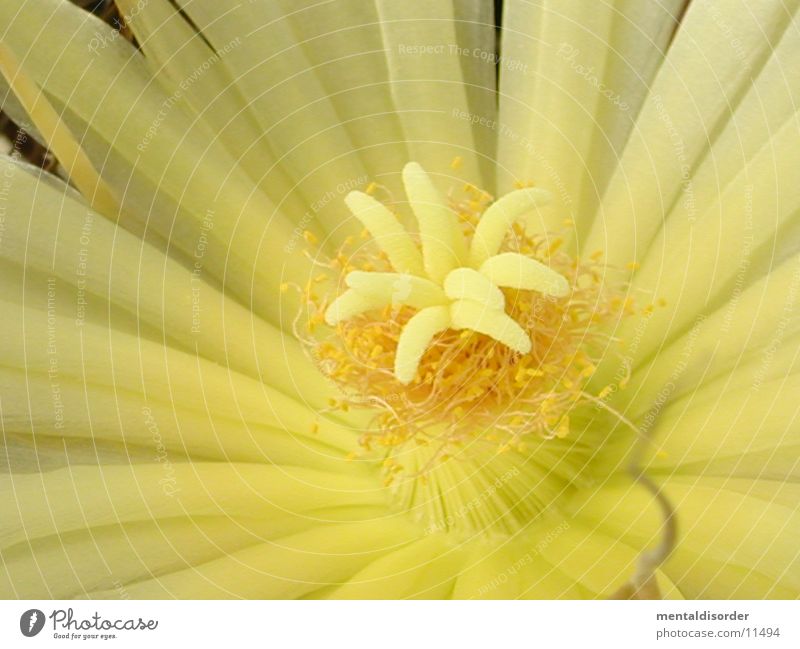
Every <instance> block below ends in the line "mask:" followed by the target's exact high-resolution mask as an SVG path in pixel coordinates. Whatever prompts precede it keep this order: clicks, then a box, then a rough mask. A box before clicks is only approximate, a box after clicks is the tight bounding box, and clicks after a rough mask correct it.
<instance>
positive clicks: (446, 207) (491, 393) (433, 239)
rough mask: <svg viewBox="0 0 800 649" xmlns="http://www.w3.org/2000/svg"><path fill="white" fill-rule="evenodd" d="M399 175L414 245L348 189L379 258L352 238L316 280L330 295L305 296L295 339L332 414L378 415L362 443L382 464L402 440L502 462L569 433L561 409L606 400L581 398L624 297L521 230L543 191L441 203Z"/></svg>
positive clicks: (593, 261)
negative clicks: (327, 382)
mask: <svg viewBox="0 0 800 649" xmlns="http://www.w3.org/2000/svg"><path fill="white" fill-rule="evenodd" d="M403 177H404V183H405V188H406V193H407V194H408V198H409V202H410V204H411V207H412V210H413V212H414V214H415V216H416V218H417V222H418V224H419V239H416V238H414V237H412V235H411V234H409V233H408V232H407V231H406V230H405V229H404V228H403V227H402V226H401V225H400V222H399V220H398V219H397V217H396V216H395V215H394V214H393V213H392V212H391V211H390V210H389V209H388V208H387V207H385V206H384V205H383V204H381V203H379V202H378V201H377V200H375V199H374V198H372V197H371V196H370V195H368V194H366V193H362V192H352V193H351V194H349V195H348V196H347V198H346V202H347V205H348V207H349V208H350V209H351V211H352V212H353V214H354V215H355V216H356V217H357V218H358V219H359V221H361V223H362V224H363V225H364V227H365V231H364V233H363V236H364V238H365V239H369V238H370V237H371V238H372V240H373V241H374V244H375V245H376V246H377V247H378V248H379V250H378V251H376V250H375V249H374V248H373V247H372V246H371V245H364V242H359V241H355V240H353V239H352V238H351V239H349V240H348V241H346V242H345V245H344V246H343V248H342V249H341V250H340V251H339V253H338V255H337V256H336V258H335V259H333V260H332V261H331V262H330V264H329V265H328V266H329V267H330V268H331V270H332V273H333V275H331V276H326V275H325V274H323V275H322V276H321V277H320V278H318V279H320V280H321V282H320V283H323V282H325V281H327V280H330V282H331V283H330V286H332V287H335V288H333V290H331V291H330V293H329V294H328V295H323V296H319V295H317V291H318V287H319V284H318V285H317V286H314V284H313V283H312V284H311V285H309V286H308V287H307V289H306V300H307V304H308V306H309V313H308V315H309V317H308V319H307V328H308V330H309V331H310V332H312V333H311V334H310V335H306V336H304V338H305V340H306V341H307V342H308V344H309V346H310V348H311V351H312V354H313V357H314V360H315V361H316V363H317V364H318V366H319V367H320V368H321V370H322V371H323V373H324V374H326V375H327V376H328V377H329V378H330V379H331V380H333V381H334V382H335V383H336V384H337V385H338V386H339V387H340V389H341V392H342V395H343V396H342V398H341V399H340V400H337V401H336V402H335V403H332V404H331V406H332V407H334V408H342V409H349V408H351V407H366V408H370V409H371V410H372V411H374V412H375V413H377V414H376V421H375V422H374V426H372V427H371V428H370V429H369V430H368V431H367V432H365V433H363V434H362V436H361V440H360V441H361V445H362V446H363V447H364V448H365V449H366V450H370V449H373V448H375V447H386V448H387V449H388V450H389V453H388V454H389V455H390V456H391V455H392V451H393V450H396V449H397V448H399V447H402V446H404V445H406V444H408V443H413V444H418V445H425V446H427V445H433V449H434V453H432V457H433V458H435V459H445V458H447V457H448V456H449V455H451V454H453V453H454V452H455V450H456V449H458V448H462V447H464V446H465V444H466V443H467V442H472V441H476V442H486V443H490V444H493V445H495V446H496V447H497V450H498V451H499V452H504V451H507V450H510V449H512V448H513V449H515V450H518V451H522V450H524V448H525V440H526V438H527V439H529V438H530V436H537V437H540V438H541V437H544V438H552V437H565V436H567V435H568V434H569V432H570V416H569V413H570V411H571V410H572V409H573V408H574V407H575V406H577V405H579V404H581V403H585V402H587V401H596V400H598V399H601V398H602V396H603V395H602V394H600V395H597V394H594V395H593V394H589V393H588V392H586V391H585V386H586V383H587V381H588V380H589V377H591V376H592V374H593V373H594V371H595V365H596V363H597V357H598V356H599V355H600V354H601V353H603V351H604V350H605V349H606V348H607V346H608V343H609V338H608V335H607V334H605V333H603V331H604V327H603V326H602V325H603V324H604V323H607V322H609V321H610V320H612V319H613V318H616V317H618V316H619V315H620V314H621V313H625V312H632V305H631V303H630V300H627V299H625V298H624V296H623V294H622V293H621V292H617V293H614V292H609V291H608V290H606V289H605V288H604V281H603V280H604V277H605V275H606V270H607V269H606V268H605V266H604V265H602V264H601V262H600V259H599V256H595V257H594V258H590V259H589V260H588V261H587V262H582V263H578V262H577V261H576V260H575V259H573V257H572V256H571V255H569V254H567V253H565V252H563V251H562V250H561V248H560V244H561V242H562V239H561V237H558V236H555V235H553V234H548V233H542V234H530V233H529V232H528V231H527V229H526V227H525V225H524V217H526V216H527V215H528V214H530V213H531V212H532V210H535V209H537V208H539V207H540V206H542V205H543V204H545V203H546V202H547V199H548V194H547V193H546V192H545V191H543V190H541V189H536V188H520V189H518V190H516V191H514V192H511V193H510V194H507V195H506V196H504V197H502V198H500V199H499V200H497V201H495V202H493V203H492V202H491V197H490V196H489V195H488V194H486V193H485V192H482V191H480V190H478V189H477V188H474V187H472V186H467V187H466V188H465V194H464V196H463V197H460V198H455V197H452V196H451V197H450V198H449V200H445V199H444V198H443V197H442V196H441V195H440V194H439V193H438V192H437V191H436V190H435V189H434V186H433V184H432V182H431V180H430V179H429V178H428V176H427V174H426V173H425V172H424V171H423V170H422V168H421V167H419V165H416V164H414V163H411V164H409V165H407V166H406V168H405V169H404V174H403ZM566 225H567V224H565V226H566ZM467 241H469V242H470V243H469V245H467V243H466V242H467ZM342 283H344V285H345V286H344V288H343V287H342ZM392 465H393V463H392V461H391V459H390V460H389V461H388V465H387V466H388V467H389V469H390V471H391V470H392V469H394V470H397V471H399V470H400V469H399V466H400V465H394V466H392Z"/></svg>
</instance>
